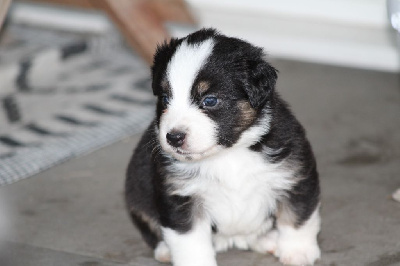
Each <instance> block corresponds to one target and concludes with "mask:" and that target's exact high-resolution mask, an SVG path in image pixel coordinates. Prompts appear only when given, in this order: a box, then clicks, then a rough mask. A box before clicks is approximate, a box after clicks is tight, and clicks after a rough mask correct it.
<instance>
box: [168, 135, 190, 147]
mask: <svg viewBox="0 0 400 266" xmlns="http://www.w3.org/2000/svg"><path fill="white" fill-rule="evenodd" d="M185 137H186V133H184V132H181V131H171V132H170V133H167V142H168V144H169V145H171V146H172V147H175V148H179V147H182V145H183V144H184V143H185Z"/></svg>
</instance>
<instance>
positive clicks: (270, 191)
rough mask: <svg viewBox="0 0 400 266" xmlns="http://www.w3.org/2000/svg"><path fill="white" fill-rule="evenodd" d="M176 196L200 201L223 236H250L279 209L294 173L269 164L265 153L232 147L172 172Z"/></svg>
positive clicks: (186, 164) (179, 164)
mask: <svg viewBox="0 0 400 266" xmlns="http://www.w3.org/2000/svg"><path fill="white" fill-rule="evenodd" d="M171 170H173V172H175V173H177V175H176V176H175V177H174V178H173V179H174V183H175V186H174V187H175V189H176V190H175V191H174V193H176V194H179V195H185V196H195V197H197V198H199V199H200V202H201V207H202V211H203V212H204V213H205V214H206V215H208V216H209V218H210V219H211V220H212V221H213V222H214V223H215V224H216V225H217V227H218V232H219V233H221V234H223V235H247V234H254V233H257V232H259V231H260V230H261V228H262V226H263V223H265V219H266V218H267V217H268V216H269V215H270V214H272V213H274V212H275V210H276V203H277V199H279V197H281V196H282V195H283V194H284V191H285V190H288V189H290V187H291V186H292V184H293V177H292V175H293V174H292V171H290V170H289V169H287V168H286V167H283V165H282V164H271V163H268V162H267V161H266V160H265V159H264V158H263V157H262V154H260V153H257V152H253V151H251V150H249V149H247V148H231V149H227V150H224V151H222V152H220V153H219V154H218V155H217V156H213V157H210V158H207V159H205V160H202V161H200V162H193V163H184V162H182V163H177V164H175V165H174V166H173V167H172V169H171Z"/></svg>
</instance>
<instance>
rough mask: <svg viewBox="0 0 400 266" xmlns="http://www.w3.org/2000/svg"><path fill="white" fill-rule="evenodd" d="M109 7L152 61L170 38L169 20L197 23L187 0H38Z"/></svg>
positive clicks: (131, 40)
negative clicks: (161, 44) (157, 50)
mask: <svg viewBox="0 0 400 266" xmlns="http://www.w3.org/2000/svg"><path fill="white" fill-rule="evenodd" d="M34 1H36V2H45V3H51V4H60V5H67V6H74V7H83V8H94V9H100V10H103V11H105V12H106V13H107V14H108V16H109V17H110V18H111V19H112V20H113V21H114V23H115V24H116V25H117V26H118V28H119V29H120V31H121V33H122V34H123V35H124V37H125V39H126V41H127V42H128V43H129V44H130V45H131V47H132V48H133V49H134V50H135V51H136V52H137V53H138V54H139V55H140V56H142V58H143V59H144V60H145V61H146V62H147V63H148V64H151V63H152V60H153V54H154V52H155V50H156V47H157V44H159V43H162V42H163V41H164V40H165V39H169V38H170V35H169V34H168V31H167V29H166V28H165V26H164V23H165V22H166V21H175V22H179V23H188V24H194V23H195V21H194V19H193V17H192V15H191V14H190V12H189V10H188V9H187V6H186V4H185V2H184V1H183V0H34Z"/></svg>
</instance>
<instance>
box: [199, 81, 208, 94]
mask: <svg viewBox="0 0 400 266" xmlns="http://www.w3.org/2000/svg"><path fill="white" fill-rule="evenodd" d="M209 88H210V83H209V82H207V81H204V80H203V81H200V82H199V84H197V92H198V93H199V94H200V95H203V94H204V93H205V92H206V91H207V90H208V89H209Z"/></svg>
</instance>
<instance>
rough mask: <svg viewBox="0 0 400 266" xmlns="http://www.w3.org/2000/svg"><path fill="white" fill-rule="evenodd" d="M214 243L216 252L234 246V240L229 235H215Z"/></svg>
mask: <svg viewBox="0 0 400 266" xmlns="http://www.w3.org/2000/svg"><path fill="white" fill-rule="evenodd" d="M213 245H214V250H215V251H216V252H224V251H227V250H228V249H229V248H231V247H232V246H233V240H232V238H229V237H223V236H221V235H215V236H214V237H213Z"/></svg>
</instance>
